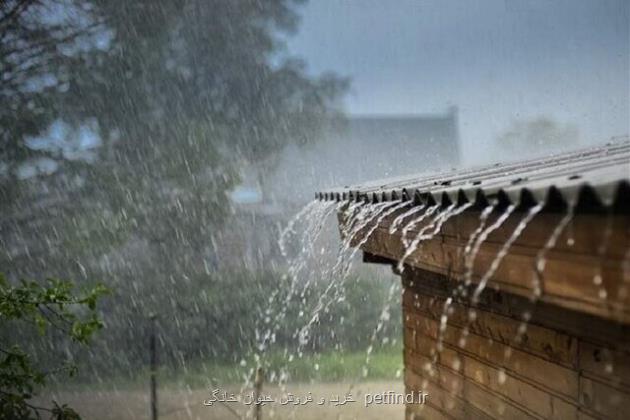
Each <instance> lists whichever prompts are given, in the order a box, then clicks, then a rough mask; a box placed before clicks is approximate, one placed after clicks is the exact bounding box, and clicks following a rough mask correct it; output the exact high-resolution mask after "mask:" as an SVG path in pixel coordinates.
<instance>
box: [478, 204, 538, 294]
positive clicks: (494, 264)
mask: <svg viewBox="0 0 630 420" xmlns="http://www.w3.org/2000/svg"><path fill="white" fill-rule="evenodd" d="M543 207H544V203H539V204H537V205H535V206H534V207H531V208H530V209H529V211H528V212H527V213H526V214H525V216H523V218H522V219H521V221H520V222H519V224H518V225H517V226H516V228H515V229H514V231H513V232H512V234H511V235H510V237H509V238H508V240H507V241H505V243H504V244H503V245H502V246H501V249H500V250H499V252H497V255H495V257H494V259H493V260H492V263H491V264H490V268H488V270H487V271H486V273H485V274H484V275H483V276H482V277H481V279H480V280H479V283H478V284H477V288H476V289H475V291H474V292H473V295H472V303H473V305H476V304H477V302H478V301H479V297H480V296H481V293H482V292H483V290H484V289H485V287H486V285H487V284H488V280H490V279H491V278H492V276H493V275H494V273H495V272H496V271H497V269H498V268H499V265H500V264H501V261H503V258H504V257H505V256H506V255H507V253H508V251H509V250H510V247H511V246H512V244H513V243H514V242H515V241H516V240H517V239H518V238H519V237H520V236H521V233H523V231H524V230H525V228H526V227H527V225H528V224H529V222H531V221H532V219H533V218H534V217H536V215H537V214H538V213H539V212H540V211H541V210H542V209H543Z"/></svg>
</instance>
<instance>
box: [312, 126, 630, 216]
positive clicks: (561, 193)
mask: <svg viewBox="0 0 630 420" xmlns="http://www.w3.org/2000/svg"><path fill="white" fill-rule="evenodd" d="M315 198H316V199H319V200H328V201H330V200H334V201H346V200H348V201H359V200H363V201H366V202H382V201H396V200H403V201H413V202H415V203H417V204H425V205H437V204H439V205H442V206H448V205H451V204H453V203H455V204H458V205H461V204H465V203H470V202H472V203H474V204H475V207H481V206H486V205H488V204H498V205H510V204H514V205H516V206H517V207H531V206H533V205H536V204H538V203H545V206H546V207H563V208H566V207H573V208H577V209H581V210H588V209H596V208H602V207H610V208H613V209H615V210H618V211H622V212H624V213H630V139H629V138H628V137H624V138H622V139H618V140H616V141H611V142H609V143H607V144H605V145H600V146H595V147H590V148H586V149H580V150H574V151H570V152H564V153H559V154H554V155H551V156H546V157H543V158H538V159H531V160H524V161H518V162H511V163H497V164H493V165H486V166H478V167H473V168H465V169H459V170H451V171H442V172H433V173H424V174H416V175H410V176H405V177H398V178H389V179H383V180H377V181H373V182H369V183H365V184H361V185H357V186H345V187H343V188H334V189H331V190H328V191H322V192H318V193H316V194H315Z"/></svg>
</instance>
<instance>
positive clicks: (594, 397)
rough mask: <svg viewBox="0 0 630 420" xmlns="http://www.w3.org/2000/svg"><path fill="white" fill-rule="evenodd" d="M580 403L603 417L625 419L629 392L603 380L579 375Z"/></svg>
mask: <svg viewBox="0 0 630 420" xmlns="http://www.w3.org/2000/svg"><path fill="white" fill-rule="evenodd" d="M580 403H581V404H582V405H583V406H584V407H585V408H587V409H589V410H592V411H594V412H595V413H597V414H598V415H601V416H603V417H605V418H609V419H618V420H625V419H627V418H628V412H629V411H630V394H629V393H627V392H623V391H621V390H619V389H616V388H613V387H611V386H609V385H606V384H604V383H603V382H599V381H597V380H594V379H589V378H585V377H581V378H580Z"/></svg>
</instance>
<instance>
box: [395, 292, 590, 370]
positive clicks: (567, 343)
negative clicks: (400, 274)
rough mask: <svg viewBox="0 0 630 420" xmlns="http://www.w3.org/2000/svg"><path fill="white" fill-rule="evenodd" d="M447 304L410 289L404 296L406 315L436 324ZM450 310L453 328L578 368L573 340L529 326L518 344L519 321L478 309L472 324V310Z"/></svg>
mask: <svg viewBox="0 0 630 420" xmlns="http://www.w3.org/2000/svg"><path fill="white" fill-rule="evenodd" d="M445 301H446V300H445V299H442V298H438V297H430V296H425V295H420V294H417V293H414V292H413V290H410V289H405V291H404V294H403V306H404V307H405V311H411V312H413V311H416V312H420V313H422V314H425V315H427V316H429V317H431V318H432V319H434V320H436V321H437V320H439V319H440V318H441V316H442V315H443V312H444V303H445ZM450 308H451V311H450V312H451V313H450V315H449V316H448V323H449V324H450V325H454V326H456V327H459V328H464V327H465V326H467V327H468V328H469V329H470V331H471V332H474V333H476V334H478V335H481V336H483V337H487V338H491V339H493V340H495V341H498V342H501V343H503V344H506V345H511V346H514V347H516V348H518V349H521V350H524V351H528V352H532V353H534V354H536V355H538V356H540V357H542V358H544V359H547V360H549V361H552V362H556V363H560V364H563V365H565V366H572V367H575V366H576V363H577V360H576V359H577V348H578V346H577V338H575V337H573V336H570V335H567V334H563V333H560V332H558V331H555V330H552V329H549V328H544V327H540V326H538V325H533V324H532V325H529V324H528V326H527V329H526V331H525V333H524V335H523V337H522V340H521V341H520V343H515V337H516V336H517V335H518V330H519V328H520V327H521V324H522V322H521V321H520V320H516V319H514V318H511V317H507V316H503V315H499V314H495V313H492V312H489V311H484V310H481V309H478V308H476V311H477V312H478V314H479V315H478V316H477V317H476V319H475V320H474V321H472V322H471V321H470V320H469V318H468V310H469V308H470V307H469V306H465V305H463V304H460V303H457V302H454V303H452V304H451V305H450Z"/></svg>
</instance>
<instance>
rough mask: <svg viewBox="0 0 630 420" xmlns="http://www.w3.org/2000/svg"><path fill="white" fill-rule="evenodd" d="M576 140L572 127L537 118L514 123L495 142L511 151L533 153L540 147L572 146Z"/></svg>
mask: <svg viewBox="0 0 630 420" xmlns="http://www.w3.org/2000/svg"><path fill="white" fill-rule="evenodd" d="M578 138H579V137H578V131H577V128H575V127H574V126H572V125H566V126H563V125H561V124H559V123H558V122H556V121H554V120H553V119H551V118H548V117H538V118H534V119H531V120H526V121H516V122H514V123H513V124H512V126H511V127H510V128H509V129H508V130H507V131H505V132H504V133H503V134H501V135H500V136H499V137H498V139H497V142H498V143H499V144H500V145H501V146H502V147H504V148H506V149H509V150H512V151H519V152H527V151H529V152H535V151H537V150H538V151H539V149H540V148H541V147H544V148H548V149H559V148H563V147H567V146H572V145H574V144H575V142H576V141H577V140H578Z"/></svg>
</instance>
